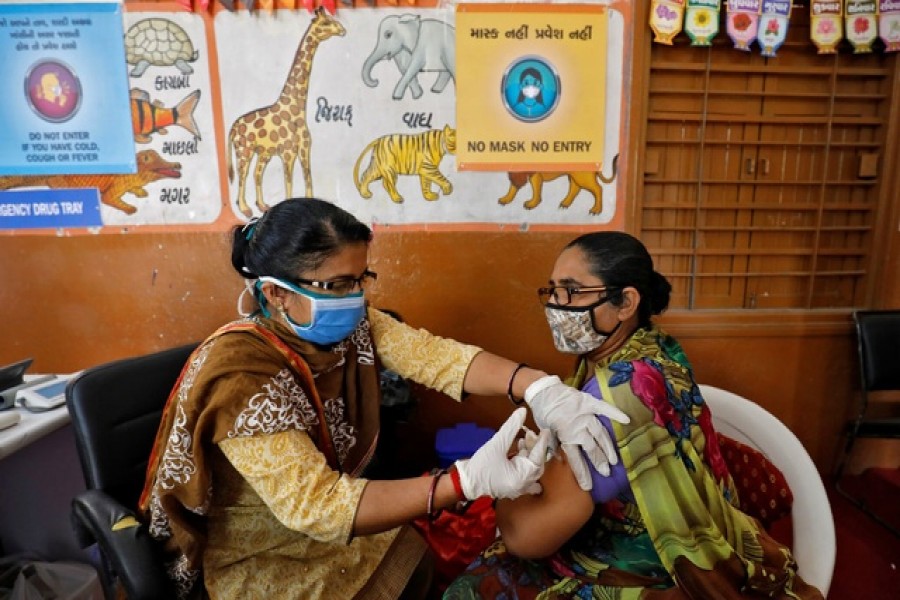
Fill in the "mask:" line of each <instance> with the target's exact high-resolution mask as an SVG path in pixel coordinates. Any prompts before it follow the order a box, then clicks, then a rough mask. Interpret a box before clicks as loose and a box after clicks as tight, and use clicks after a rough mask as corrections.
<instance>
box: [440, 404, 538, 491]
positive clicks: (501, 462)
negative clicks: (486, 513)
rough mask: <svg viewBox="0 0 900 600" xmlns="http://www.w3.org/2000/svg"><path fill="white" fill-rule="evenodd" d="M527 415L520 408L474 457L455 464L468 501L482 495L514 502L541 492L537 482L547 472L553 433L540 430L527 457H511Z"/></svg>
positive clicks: (514, 455) (525, 455)
mask: <svg viewBox="0 0 900 600" xmlns="http://www.w3.org/2000/svg"><path fill="white" fill-rule="evenodd" d="M526 416H527V411H526V410H525V408H524V407H522V408H519V409H517V410H516V411H515V412H513V414H512V415H511V416H510V417H509V418H508V419H507V420H506V422H505V423H504V424H503V426H502V427H500V430H499V431H498V432H497V433H495V434H494V437H492V438H491V439H490V440H488V441H487V443H485V444H484V445H483V446H482V447H481V448H479V449H478V451H477V452H476V453H475V454H474V455H473V456H472V458H469V459H464V460H458V461H456V469H457V471H459V479H460V483H461V484H462V490H463V494H464V495H465V496H466V499H467V500H474V499H476V498H479V497H481V496H491V497H493V498H509V499H512V498H517V497H519V496H521V495H522V494H538V493H540V492H541V484H540V483H538V479H540V477H541V475H543V473H544V462H545V459H546V455H547V445H548V443H549V441H550V437H549V436H550V431H541V433H540V435H539V436H538V439H537V440H536V441H535V443H534V445H533V447H532V448H531V450H530V452H528V453H527V454H525V453H523V454H522V455H519V454H513V455H512V456H509V452H510V449H511V448H512V446H513V442H514V441H515V439H516V435H517V434H518V433H519V430H520V429H521V428H522V425H523V424H524V423H525V417H526Z"/></svg>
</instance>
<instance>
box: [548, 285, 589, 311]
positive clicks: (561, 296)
mask: <svg viewBox="0 0 900 600" xmlns="http://www.w3.org/2000/svg"><path fill="white" fill-rule="evenodd" d="M605 291H606V286H605V285H591V286H585V287H575V286H573V285H554V286H551V287H542V288H538V291H537V293H538V297H539V298H540V300H541V304H543V305H544V306H546V305H548V304H550V300H551V298H552V299H553V303H554V304H558V305H559V306H568V305H569V304H570V303H571V302H572V298H573V297H574V296H579V295H581V294H596V293H599V292H605Z"/></svg>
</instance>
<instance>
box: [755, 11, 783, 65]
mask: <svg viewBox="0 0 900 600" xmlns="http://www.w3.org/2000/svg"><path fill="white" fill-rule="evenodd" d="M791 4H792V3H791V0H763V3H762V13H761V14H760V16H759V29H758V32H757V34H756V39H757V41H758V42H759V47H760V49H761V50H762V55H763V56H766V57H769V58H774V57H775V51H776V50H778V48H780V47H781V45H782V44H783V43H784V40H785V38H787V29H788V23H789V22H790V19H791Z"/></svg>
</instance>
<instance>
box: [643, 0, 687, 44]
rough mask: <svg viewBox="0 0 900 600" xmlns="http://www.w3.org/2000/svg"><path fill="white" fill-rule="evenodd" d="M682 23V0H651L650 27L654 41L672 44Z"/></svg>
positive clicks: (679, 31)
mask: <svg viewBox="0 0 900 600" xmlns="http://www.w3.org/2000/svg"><path fill="white" fill-rule="evenodd" d="M683 24H684V0H653V1H652V2H651V3H650V29H652V30H653V33H654V38H653V41H654V42H658V43H660V44H667V45H669V46H671V45H672V40H673V39H675V36H676V35H678V34H679V33H681V28H682V26H683Z"/></svg>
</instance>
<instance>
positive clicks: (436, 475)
mask: <svg viewBox="0 0 900 600" xmlns="http://www.w3.org/2000/svg"><path fill="white" fill-rule="evenodd" d="M446 473H447V469H441V470H440V471H437V472H435V473H434V475H433V476H432V479H431V487H430V488H429V489H428V502H427V504H426V506H425V511H426V512H425V514H426V515H427V516H428V520H429V521H430V522H434V521H435V520H436V519H437V518H438V517H439V516H441V513H442V512H444V509H443V508H439V509H438V511H437V512H436V513H432V511H434V492H435V490H437V484H438V481H440V480H441V477H442V476H444V475H445V474H446Z"/></svg>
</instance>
